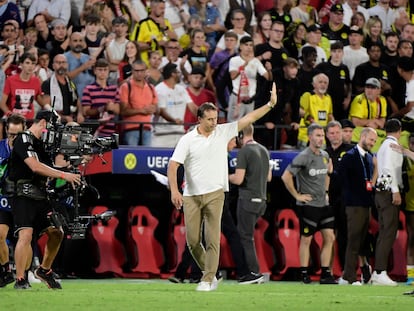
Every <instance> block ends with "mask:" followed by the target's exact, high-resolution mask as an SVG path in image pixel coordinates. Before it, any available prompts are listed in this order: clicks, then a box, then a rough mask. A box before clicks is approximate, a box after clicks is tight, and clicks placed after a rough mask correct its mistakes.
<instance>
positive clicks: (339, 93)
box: [315, 41, 351, 120]
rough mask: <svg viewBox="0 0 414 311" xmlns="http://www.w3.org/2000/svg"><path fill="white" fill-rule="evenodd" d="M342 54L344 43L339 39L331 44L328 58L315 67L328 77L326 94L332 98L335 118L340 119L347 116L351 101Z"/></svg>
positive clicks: (346, 69) (347, 72) (346, 70)
mask: <svg viewBox="0 0 414 311" xmlns="http://www.w3.org/2000/svg"><path fill="white" fill-rule="evenodd" d="M343 56H344V45H343V44H342V42H341V41H337V42H335V43H333V44H331V56H330V57H329V60H328V61H327V62H324V63H321V64H319V65H318V66H316V68H315V69H316V71H317V72H323V73H324V74H326V75H327V76H328V78H329V86H328V94H329V95H331V98H332V105H333V116H334V118H335V120H341V119H343V118H346V117H347V116H348V109H349V104H350V102H351V79H350V78H349V70H348V67H346V65H344V64H343V63H342V59H343Z"/></svg>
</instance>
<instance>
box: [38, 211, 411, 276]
mask: <svg viewBox="0 0 414 311" xmlns="http://www.w3.org/2000/svg"><path fill="white" fill-rule="evenodd" d="M106 210H108V208H107V207H105V206H96V207H94V208H93V209H92V210H91V214H92V215H94V214H100V213H103V212H105V211H106ZM128 220H129V222H128V235H129V243H128V245H127V247H125V246H124V245H123V244H122V243H121V242H120V241H119V240H118V239H117V238H116V235H115V230H116V229H117V227H118V224H119V220H118V219H117V218H116V217H112V218H111V219H110V220H109V221H107V222H96V223H93V224H92V226H91V237H92V239H93V240H94V241H95V245H96V250H95V251H94V253H96V257H97V258H96V263H97V264H96V266H95V267H94V271H95V272H96V273H98V274H108V273H113V274H115V275H118V276H126V277H128V276H137V275H138V276H142V277H153V276H161V267H163V265H165V263H166V256H168V264H169V266H168V269H169V272H170V273H173V272H174V271H175V268H176V266H177V264H178V263H179V262H180V261H181V255H182V253H183V251H184V248H185V224H184V217H183V214H182V213H181V212H179V211H174V212H173V214H172V218H171V221H170V230H169V232H170V235H169V237H168V241H167V243H166V244H167V247H166V252H167V253H168V254H167V255H166V254H165V253H164V249H163V247H162V245H161V243H160V242H159V241H158V240H157V239H156V238H155V236H154V232H155V230H156V228H157V226H158V219H157V218H156V217H154V216H153V215H152V214H151V212H150V210H149V209H148V208H147V207H145V206H135V207H131V208H130V209H129V213H128ZM275 224H276V228H277V229H276V232H275V233H274V234H273V241H272V243H269V242H268V241H266V240H265V239H264V236H265V232H266V231H267V230H268V228H269V223H268V222H267V221H266V220H265V219H263V218H260V219H259V221H258V223H257V225H256V230H255V235H254V237H255V241H256V253H257V256H258V259H259V265H260V272H261V273H268V274H272V272H273V275H272V276H271V278H272V279H273V280H279V279H282V278H283V276H284V275H285V274H286V273H287V272H288V271H289V269H297V268H299V267H300V262H299V241H300V231H299V220H298V218H297V216H296V214H295V212H294V211H293V210H291V209H284V210H281V211H280V212H279V213H277V214H276V216H275ZM369 230H370V233H371V234H373V235H376V234H377V232H378V223H377V222H376V221H375V220H374V219H371V223H370V229H369ZM42 244H43V243H42ZM406 245H407V233H406V228H405V219H404V214H403V213H402V212H401V213H400V228H399V230H398V233H397V237H396V240H395V243H394V246H393V252H392V254H391V256H390V269H389V274H390V275H392V276H394V277H396V278H398V279H401V280H402V279H404V278H405V276H406V256H405V254H406ZM321 247H322V237H321V234H320V233H317V234H315V237H314V241H313V245H312V252H311V257H312V264H313V266H314V267H316V269H315V273H316V274H318V273H319V272H320V271H319V270H320V261H319V255H320V249H321ZM127 253H128V254H129V258H130V261H131V264H132V265H131V273H132V274H131V273H124V272H123V268H122V267H123V266H124V265H125V263H126V260H127V256H126V254H127ZM131 257H132V259H131ZM372 264H373V262H372ZM220 268H221V269H228V270H229V271H234V270H235V264H234V260H233V257H232V254H231V251H230V247H229V245H228V243H227V240H226V238H225V237H224V235H223V234H222V235H221V243H220ZM341 270H342V268H341V265H340V263H339V260H338V256H337V250H336V251H335V259H334V262H333V273H334V275H335V276H340V275H341V272H342V271H341Z"/></svg>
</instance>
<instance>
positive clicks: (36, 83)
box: [0, 0, 414, 283]
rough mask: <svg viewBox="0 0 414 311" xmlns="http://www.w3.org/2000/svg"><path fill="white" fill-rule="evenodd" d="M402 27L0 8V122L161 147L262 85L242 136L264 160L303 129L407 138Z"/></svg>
mask: <svg viewBox="0 0 414 311" xmlns="http://www.w3.org/2000/svg"><path fill="white" fill-rule="evenodd" d="M413 21H414V15H413V14H412V7H410V1H408V0H378V2H376V1H374V0H298V1H295V0H229V1H227V0H151V1H150V0H70V1H69V0H0V64H1V67H0V90H1V93H2V96H1V100H0V109H1V111H0V113H1V115H3V117H4V118H5V117H7V116H8V115H10V114H11V113H20V114H22V115H23V116H25V117H26V118H27V119H33V117H34V115H35V112H36V111H37V110H39V109H52V107H53V108H54V109H55V110H56V111H57V112H58V113H59V114H60V115H61V117H62V120H63V122H71V121H76V122H78V123H81V124H82V123H85V122H89V123H88V124H96V125H99V126H97V134H98V135H101V136H107V135H111V134H112V133H114V132H119V134H120V135H121V142H122V143H124V144H127V145H135V146H136V145H147V146H157V147H160V146H165V147H174V146H175V144H176V142H177V141H178V140H179V138H180V137H181V136H182V135H184V134H185V133H186V132H187V131H188V130H189V129H190V128H191V126H192V125H193V124H194V123H196V122H197V117H196V115H197V114H196V113H197V108H198V107H199V106H200V105H202V104H203V103H205V102H212V103H214V104H215V105H216V106H217V107H218V109H219V122H220V123H223V122H226V121H234V120H238V119H240V118H241V117H243V115H245V114H246V113H248V112H249V111H252V110H253V109H255V108H258V107H261V106H263V105H265V104H266V103H267V102H268V101H269V98H270V89H271V86H272V83H273V82H276V84H277V94H278V103H277V106H276V107H275V109H274V110H272V111H271V112H270V113H268V114H267V115H266V116H264V117H263V118H261V119H260V120H258V121H257V122H256V123H255V128H256V130H255V139H256V140H257V141H258V142H260V143H261V144H263V145H264V146H265V147H266V148H267V149H269V150H277V149H293V148H297V149H301V150H303V149H304V148H306V146H307V145H308V144H309V143H308V139H309V137H308V134H307V127H308V126H309V125H311V124H312V123H315V122H316V123H319V124H320V125H322V126H323V127H326V126H327V125H328V123H329V122H330V121H334V120H337V121H341V124H342V125H343V127H344V131H345V128H348V129H349V128H354V127H355V126H358V127H372V128H374V129H383V128H384V125H385V124H386V121H387V120H388V119H390V118H397V119H399V120H400V122H401V124H402V130H408V131H409V132H412V131H413V130H414V129H413V128H412V127H413V124H414V110H412V107H413V106H414V98H413V94H412V93H413V91H412V88H413V87H414V86H413V82H412V81H413V79H414V78H413V70H414V55H413V42H414V23H413ZM406 82H407V83H406ZM406 93H407V94H408V95H407V96H406V95H405V94H406ZM0 132H1V133H3V126H1V131H0ZM2 137H3V134H0V138H2ZM330 143H331V142H330V140H329V141H327V144H328V147H329V146H330ZM410 146H411V144H410ZM401 152H404V150H402V151H401ZM405 152H408V151H407V150H406V151H405ZM409 163H411V160H410V162H409ZM407 220H408V221H407V223H408V224H409V229H410V230H411V234H410V235H409V237H410V239H409V241H410V243H411V244H413V243H414V242H413V240H414V238H413V236H414V234H413V232H414V229H413V227H414V225H413V224H412V223H414V220H413V217H412V214H409V216H407ZM410 249H414V247H412V246H411V248H410ZM411 253H412V251H411ZM413 257H414V255H412V254H409V259H410V264H413V265H410V267H409V268H410V275H409V277H410V279H411V282H414V259H413ZM350 281H352V282H353V281H354V280H353V279H352V280H350ZM352 282H351V283H352Z"/></svg>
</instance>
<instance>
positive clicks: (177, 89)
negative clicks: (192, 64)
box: [151, 63, 203, 148]
mask: <svg viewBox="0 0 414 311" xmlns="http://www.w3.org/2000/svg"><path fill="white" fill-rule="evenodd" d="M192 73H194V74H202V73H203V70H202V69H201V68H200V69H198V68H195V69H194V71H193V72H192ZM162 75H163V77H164V81H163V82H161V83H160V84H158V85H157V86H156V87H155V91H156V93H157V96H158V111H159V112H158V118H157V117H156V118H154V121H155V122H156V124H155V125H154V132H153V135H152V141H151V146H152V147H169V148H174V147H175V145H176V144H177V142H178V141H179V140H180V138H181V137H182V136H183V135H184V133H185V130H184V125H183V124H184V115H185V112H186V109H188V110H190V112H191V113H192V114H194V115H196V114H197V106H196V105H195V104H194V103H193V101H192V100H191V98H190V96H189V95H188V93H187V91H186V89H185V88H184V87H183V86H182V85H180V84H179V83H180V72H179V71H178V69H177V65H175V64H171V63H169V64H167V65H165V67H164V68H162Z"/></svg>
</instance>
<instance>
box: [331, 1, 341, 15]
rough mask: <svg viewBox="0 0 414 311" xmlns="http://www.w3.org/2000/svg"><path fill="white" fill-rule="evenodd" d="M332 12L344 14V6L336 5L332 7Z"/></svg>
mask: <svg viewBox="0 0 414 311" xmlns="http://www.w3.org/2000/svg"><path fill="white" fill-rule="evenodd" d="M331 12H341V13H344V8H343V7H342V4H339V3H338V4H335V5H333V6H331Z"/></svg>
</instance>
